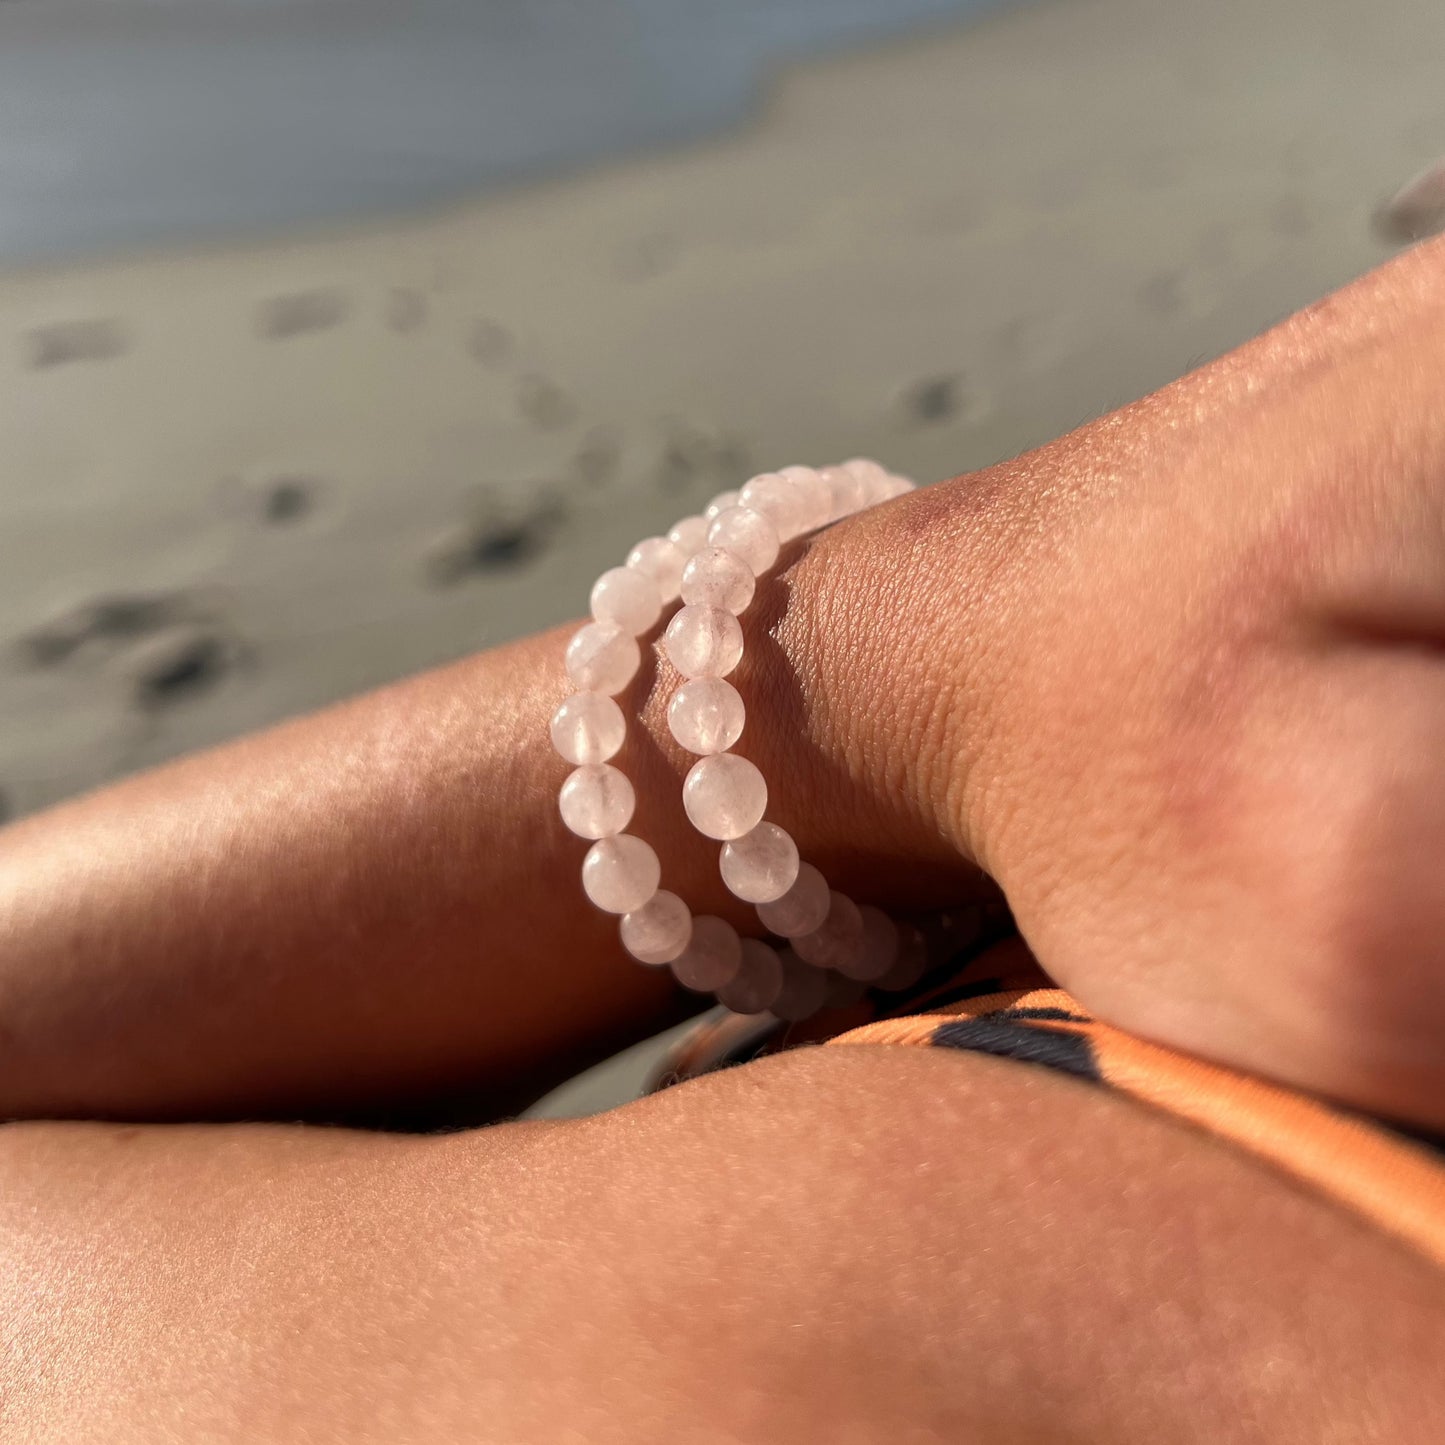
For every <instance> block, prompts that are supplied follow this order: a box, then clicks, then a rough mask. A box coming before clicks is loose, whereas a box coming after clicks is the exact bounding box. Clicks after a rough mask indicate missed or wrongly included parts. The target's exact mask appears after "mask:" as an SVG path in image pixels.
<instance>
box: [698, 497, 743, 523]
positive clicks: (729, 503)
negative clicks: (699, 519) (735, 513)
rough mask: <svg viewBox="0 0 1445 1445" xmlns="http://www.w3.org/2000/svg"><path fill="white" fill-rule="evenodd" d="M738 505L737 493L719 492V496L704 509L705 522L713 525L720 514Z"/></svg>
mask: <svg viewBox="0 0 1445 1445" xmlns="http://www.w3.org/2000/svg"><path fill="white" fill-rule="evenodd" d="M737 504H738V493H737V492H719V493H718V494H717V496H715V497H714V498H713V499H712V501H710V502H709V503H708V504H707V506H705V507H704V508H703V509H702V515H703V520H704V521H706V522H707V523H708V524H709V525H711V523H712V521H713V519H714V518H715V517H716V516H717V515H718V513H719V512H725V511H727V509H728V508H729V507H736V506H737Z"/></svg>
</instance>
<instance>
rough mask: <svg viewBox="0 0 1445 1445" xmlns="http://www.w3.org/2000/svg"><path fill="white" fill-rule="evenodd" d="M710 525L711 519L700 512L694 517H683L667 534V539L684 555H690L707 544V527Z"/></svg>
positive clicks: (699, 550)
mask: <svg viewBox="0 0 1445 1445" xmlns="http://www.w3.org/2000/svg"><path fill="white" fill-rule="evenodd" d="M710 525H711V519H710V518H708V517H704V516H703V515H702V513H700V512H699V513H698V515H697V516H695V517H684V518H683V519H682V521H680V522H679V523H678V524H677V526H675V527H674V528H673V529H672V531H670V532H669V533H668V534H667V540H668V541H669V542H671V543H672V545H673V546H674V547H676V548H677V550H678V551H679V552H681V553H682V555H683V556H684V557H691V556H693V555H694V554H696V553H698V552H701V551H702V549H703V548H704V547H706V546H707V529H708V527H709V526H710Z"/></svg>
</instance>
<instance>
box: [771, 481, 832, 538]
mask: <svg viewBox="0 0 1445 1445" xmlns="http://www.w3.org/2000/svg"><path fill="white" fill-rule="evenodd" d="M778 475H779V476H780V477H782V478H783V480H784V481H786V482H790V483H791V484H792V486H793V489H794V492H795V494H796V496H797V499H798V501H797V506H798V510H799V511H800V513H801V514H802V519H803V527H802V530H803V531H804V532H812V531H814V530H816V529H817V528H818V527H825V526H827V524H828V521H829V519H830V518H831V516H832V513H833V494H832V492H831V491H830V490H829V488H828V484H827V482H825V481H824V480H823V477H822V474H821V473H819V472H817V471H815V470H814V469H813V468H812V467H783V468H782V469H781V470H780V471H779V472H778Z"/></svg>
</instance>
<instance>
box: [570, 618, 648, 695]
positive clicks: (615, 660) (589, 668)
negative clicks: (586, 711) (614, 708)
mask: <svg viewBox="0 0 1445 1445" xmlns="http://www.w3.org/2000/svg"><path fill="white" fill-rule="evenodd" d="M641 666H642V649H641V648H640V647H639V646H638V645H637V639H636V638H635V637H634V636H633V635H632V634H631V633H630V632H627V631H625V630H624V629H623V628H621V627H619V626H618V625H617V624H616V623H615V622H589V623H588V624H587V626H586V627H583V628H581V629H579V630H578V631H577V632H576V633H574V634H573V636H572V640H571V642H569V643H568V644H567V676H568V677H570V678H571V679H572V681H573V682H575V683H576V684H577V686H578V687H580V688H582V689H583V690H584V691H586V692H605V693H608V694H616V693H619V692H621V691H622V689H623V688H624V687H626V686H627V684H628V683H629V682H631V681H632V679H633V678H634V677H636V676H637V669H638V668H639V667H641Z"/></svg>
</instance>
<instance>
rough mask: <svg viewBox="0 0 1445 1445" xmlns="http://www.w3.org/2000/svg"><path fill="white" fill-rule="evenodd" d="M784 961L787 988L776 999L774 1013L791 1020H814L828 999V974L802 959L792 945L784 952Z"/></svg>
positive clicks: (789, 1021)
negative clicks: (814, 1016)
mask: <svg viewBox="0 0 1445 1445" xmlns="http://www.w3.org/2000/svg"><path fill="white" fill-rule="evenodd" d="M780 957H781V959H782V964H783V988H782V992H781V993H779V995H778V996H777V998H775V999H774V1000H773V1005H772V1012H773V1013H775V1014H777V1016H778V1017H779V1018H780V1019H784V1020H786V1021H787V1022H788V1023H802V1021H803V1020H804V1019H810V1018H812V1017H813V1015H814V1014H815V1013H817V1012H818V1010H819V1009H820V1008H822V1007H823V1005H824V1003H825V1002H826V1001H827V998H828V976H827V975H826V974H825V973H824V972H823V970H822V969H820V968H813V967H812V966H811V965H810V964H808V963H807V962H805V961H804V960H803V959H801V958H799V957H798V955H797V954H796V953H794V951H793V950H792V949H791V948H785V949H784V950H783V952H782V954H781V955H780Z"/></svg>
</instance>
